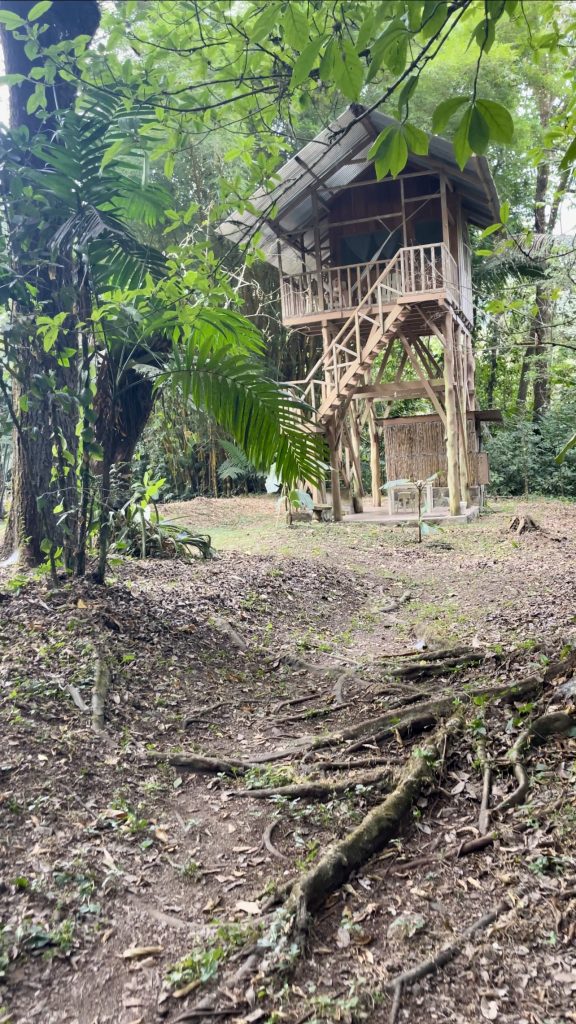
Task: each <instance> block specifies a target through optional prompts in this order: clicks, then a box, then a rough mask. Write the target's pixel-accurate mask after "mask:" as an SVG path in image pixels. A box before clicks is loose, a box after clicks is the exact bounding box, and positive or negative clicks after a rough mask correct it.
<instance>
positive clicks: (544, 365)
mask: <svg viewBox="0 0 576 1024" xmlns="http://www.w3.org/2000/svg"><path fill="white" fill-rule="evenodd" d="M536 309H537V313H536V318H535V324H534V350H533V351H534V405H533V418H534V420H535V421H536V420H539V419H541V417H542V416H543V415H544V413H545V412H546V409H547V408H548V405H549V404H550V375H549V372H548V352H547V349H546V336H547V333H548V329H549V324H550V317H551V312H552V307H551V303H550V300H549V299H548V298H547V296H546V293H545V290H544V287H543V286H542V285H537V287H536Z"/></svg>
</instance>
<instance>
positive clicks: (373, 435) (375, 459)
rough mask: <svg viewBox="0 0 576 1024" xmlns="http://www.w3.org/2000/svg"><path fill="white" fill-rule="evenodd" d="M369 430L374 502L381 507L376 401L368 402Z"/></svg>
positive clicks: (376, 506)
mask: <svg viewBox="0 0 576 1024" xmlns="http://www.w3.org/2000/svg"><path fill="white" fill-rule="evenodd" d="M368 430H369V431H370V476H371V477H372V504H373V505H374V507H375V508H379V507H380V506H381V504H382V491H381V490H380V488H381V486H382V474H381V472H380V437H379V435H378V427H377V426H376V416H375V415H374V403H373V402H372V401H369V402H368Z"/></svg>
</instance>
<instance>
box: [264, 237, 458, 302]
mask: <svg viewBox="0 0 576 1024" xmlns="http://www.w3.org/2000/svg"><path fill="white" fill-rule="evenodd" d="M390 263H394V266H393V267H392V270H391V273H390V274H389V275H388V276H387V278H386V282H385V284H384V285H383V286H382V290H381V292H382V294H381V301H382V302H383V303H392V302H396V301H398V299H399V298H400V297H406V296H411V295H414V296H422V294H423V293H424V292H432V293H435V292H445V293H446V294H447V295H448V297H449V298H450V299H451V300H452V301H453V302H454V304H455V305H457V306H458V307H460V306H461V300H460V293H459V287H458V267H457V264H456V260H455V259H454V257H453V256H452V254H451V253H450V251H449V250H448V248H447V247H446V246H445V245H444V244H443V243H441V242H438V243H435V244H434V245H415V246H411V247H409V248H404V249H400V250H399V252H398V253H396V256H395V257H393V259H392V260H384V261H383V260H374V261H373V262H371V263H354V264H352V265H351V266H346V267H326V268H323V269H322V270H321V271H316V270H309V271H306V273H302V274H295V275H294V276H292V277H286V276H283V277H282V278H281V297H282V316H283V319H284V320H306V318H307V317H309V316H311V315H315V314H322V313H324V312H328V313H333V312H342V313H350V312H351V311H352V310H354V309H356V308H357V307H358V306H361V305H362V304H363V303H364V301H365V299H366V297H367V295H368V294H369V293H370V291H371V289H372V288H373V286H374V285H375V283H376V281H377V280H378V278H379V277H380V276H381V274H382V273H383V271H384V270H385V269H386V267H387V265H388V264H390Z"/></svg>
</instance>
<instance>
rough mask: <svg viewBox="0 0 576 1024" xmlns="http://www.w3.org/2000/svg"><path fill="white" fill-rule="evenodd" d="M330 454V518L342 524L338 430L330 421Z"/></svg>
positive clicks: (332, 421)
mask: <svg viewBox="0 0 576 1024" xmlns="http://www.w3.org/2000/svg"><path fill="white" fill-rule="evenodd" d="M326 438H327V441H328V450H329V452H330V489H331V491H332V516H333V518H334V522H335V523H341V522H342V497H341V494H340V430H339V429H338V427H337V424H336V420H335V419H332V420H331V422H330V423H329V424H328V425H327V428H326Z"/></svg>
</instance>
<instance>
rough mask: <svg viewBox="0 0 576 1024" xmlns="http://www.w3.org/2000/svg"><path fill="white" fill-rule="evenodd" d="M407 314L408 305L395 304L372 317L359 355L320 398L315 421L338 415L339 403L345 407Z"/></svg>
mask: <svg viewBox="0 0 576 1024" xmlns="http://www.w3.org/2000/svg"><path fill="white" fill-rule="evenodd" d="M408 314H409V310H408V307H407V306H400V305H397V306H394V308H393V309H392V310H391V311H390V312H389V313H388V314H387V315H386V317H383V316H382V317H379V318H378V319H377V320H374V322H373V325H372V328H371V330H370V333H369V335H368V339H367V340H366V342H365V344H364V346H363V347H362V348H361V350H360V355H359V356H357V357H356V358H355V359H353V360H351V361H350V363H349V365H348V366H347V367H346V368H345V369H344V372H343V373H342V374H341V376H339V375H338V374H337V375H336V376H337V379H336V384H335V385H333V386H332V388H331V389H330V390H329V391H328V393H327V394H326V395H325V397H324V398H323V399H322V402H321V404H320V407H319V409H318V411H317V414H316V415H317V420H318V422H320V423H325V422H326V421H327V420H329V419H331V418H332V417H333V416H335V415H337V414H338V412H339V411H340V409H341V408H342V406H346V405H347V404H348V401H349V399H350V397H351V395H352V394H353V393H354V391H355V389H356V388H357V387H360V386H361V385H362V384H363V383H364V381H365V380H366V374H367V372H368V370H369V369H370V367H371V366H372V363H373V362H374V360H375V359H376V356H378V355H379V354H380V352H382V351H383V349H384V348H386V347H387V345H388V343H389V342H390V341H392V340H393V339H394V338H395V337H396V336H397V334H398V331H399V329H400V328H401V326H402V323H403V321H404V320H405V319H406V317H407V316H408Z"/></svg>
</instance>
